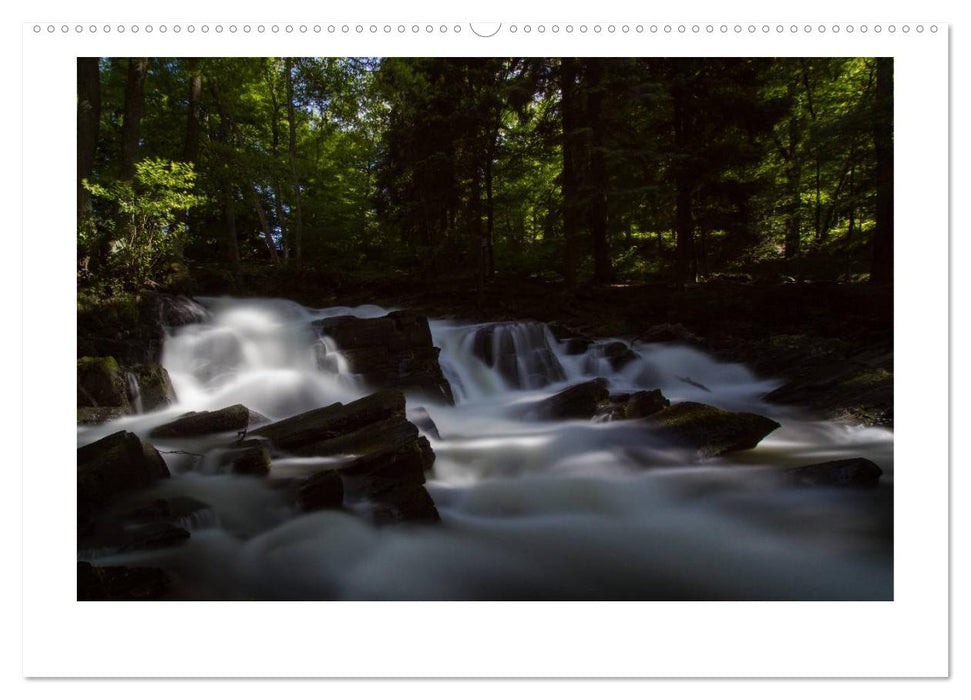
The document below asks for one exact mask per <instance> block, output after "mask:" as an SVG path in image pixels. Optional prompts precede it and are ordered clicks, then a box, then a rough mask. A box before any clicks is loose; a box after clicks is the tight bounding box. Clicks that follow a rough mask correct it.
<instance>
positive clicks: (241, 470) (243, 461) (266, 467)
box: [219, 445, 271, 476]
mask: <svg viewBox="0 0 971 700" xmlns="http://www.w3.org/2000/svg"><path fill="white" fill-rule="evenodd" d="M219 460H220V463H221V464H222V465H224V466H226V467H227V468H228V470H229V471H230V472H232V473H233V474H241V475H244V476H266V475H267V474H269V473H270V463H271V460H270V451H269V450H268V449H267V448H266V447H265V446H263V445H253V446H248V447H238V448H232V449H229V450H224V451H222V452H221V453H220V455H219Z"/></svg>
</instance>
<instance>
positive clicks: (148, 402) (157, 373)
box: [128, 362, 175, 412]
mask: <svg viewBox="0 0 971 700" xmlns="http://www.w3.org/2000/svg"><path fill="white" fill-rule="evenodd" d="M128 371H129V372H131V375H132V376H133V377H134V379H135V384H136V386H137V387H138V402H139V403H140V404H141V405H140V408H141V410H142V411H143V412H148V411H154V410H156V409H158V408H165V407H166V406H170V405H172V404H173V403H175V389H173V388H172V380H171V379H170V378H169V373H168V371H166V369H165V368H164V367H163V366H162V365H160V364H159V363H158V362H153V363H150V364H145V365H133V366H132V367H129V368H128Z"/></svg>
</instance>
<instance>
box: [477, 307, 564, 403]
mask: <svg viewBox="0 0 971 700" xmlns="http://www.w3.org/2000/svg"><path fill="white" fill-rule="evenodd" d="M472 354H473V355H475V356H476V357H477V358H479V359H480V360H482V362H484V363H485V364H486V365H487V366H488V367H493V368H495V369H496V371H497V372H499V374H500V375H501V376H502V378H503V379H504V380H505V381H506V383H507V384H508V385H509V386H510V387H512V388H513V389H539V388H542V387H544V386H547V385H549V384H552V383H554V382H559V381H563V380H564V379H566V373H565V372H564V371H563V366H562V365H561V364H560V361H559V360H558V359H557V358H556V354H555V353H554V352H553V349H552V348H551V347H550V345H549V341H548V339H547V337H546V326H545V325H544V324H542V323H536V322H534V321H529V322H516V323H493V324H490V325H488V326H482V327H481V328H479V329H478V330H476V332H475V335H474V336H473V339H472Z"/></svg>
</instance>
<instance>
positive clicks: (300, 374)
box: [78, 298, 893, 600]
mask: <svg viewBox="0 0 971 700" xmlns="http://www.w3.org/2000/svg"><path fill="white" fill-rule="evenodd" d="M200 302H201V303H202V304H203V305H204V306H205V307H206V309H207V311H208V315H207V318H206V320H205V321H203V322H200V323H196V324H192V325H189V326H184V327H181V328H178V329H174V330H172V331H171V333H170V334H169V335H168V337H167V339H166V342H165V346H164V351H163V357H162V362H163V364H164V365H165V367H166V369H167V370H168V371H169V374H170V376H171V378H172V382H173V385H174V387H175V391H176V393H177V395H178V399H179V400H178V403H177V405H175V406H172V407H169V408H167V409H165V410H163V411H157V412H154V413H149V414H139V415H135V416H126V417H124V418H121V419H118V420H116V421H112V422H111V423H109V424H106V425H103V426H94V427H79V428H78V444H79V445H81V444H86V443H88V442H91V441H93V440H95V439H98V438H99V437H102V436H104V435H107V434H110V433H112V432H115V431H117V430H120V429H125V430H131V431H133V432H136V433H138V434H140V435H141V436H143V437H144V438H146V439H147V435H148V432H149V431H150V430H151V429H152V428H153V427H154V426H156V425H159V424H161V423H163V422H166V421H168V420H171V419H172V418H173V417H175V416H177V415H179V414H181V413H184V412H186V411H189V410H196V411H197V410H211V409H218V408H222V407H224V406H228V405H231V404H234V403H242V404H245V405H246V406H248V407H249V408H251V409H253V410H255V411H258V412H259V413H261V414H263V415H265V416H267V417H268V418H270V419H273V420H277V419H280V418H284V417H287V416H291V415H295V414H297V413H300V412H302V411H306V410H310V409H312V408H317V407H319V406H323V405H327V404H331V403H333V402H335V401H342V402H347V401H350V400H353V399H355V398H359V397H361V396H364V395H366V394H367V393H369V391H370V390H371V387H368V386H367V385H366V384H365V383H364V382H363V381H362V379H361V378H360V377H357V376H355V375H353V374H350V373H349V372H347V370H346V367H347V365H346V363H342V362H340V355H339V348H337V347H336V346H335V345H334V344H333V342H332V341H330V340H329V339H327V338H320V337H318V335H317V333H316V332H315V331H314V330H313V328H312V326H311V322H312V321H314V320H317V319H321V318H326V317H332V316H339V315H346V314H350V315H355V316H359V317H368V318H373V317H378V316H382V315H384V314H385V313H387V312H388V311H389V309H383V308H380V307H376V306H362V307H354V308H348V307H334V308H328V309H309V308H306V307H303V306H300V305H298V304H296V303H294V302H290V301H286V300H278V299H246V300H243V299H230V298H209V299H201V300H200ZM484 325H485V324H460V323H455V322H451V321H445V320H433V321H432V322H431V329H432V335H433V339H434V342H435V344H436V346H438V347H440V348H441V349H442V353H441V356H440V362H441V365H442V369H443V372H444V374H445V376H446V378H448V380H449V381H450V383H451V384H452V388H453V392H454V394H455V397H456V405H455V406H446V405H438V404H433V403H429V402H428V401H426V400H422V399H420V398H418V397H413V396H409V397H408V407H409V409H411V408H414V407H417V406H424V407H425V408H426V409H427V411H428V413H429V415H430V416H431V418H432V419H433V421H434V422H435V424H436V425H437V428H438V432H439V434H440V436H441V439H437V438H436V437H434V436H433V435H428V437H429V440H430V441H431V444H432V446H433V448H434V450H435V454H436V461H435V467H434V471H433V472H432V473H431V474H430V475H429V483H428V489H429V492H430V493H431V495H432V497H433V499H434V500H435V503H436V505H437V507H438V510H439V512H440V514H441V516H442V521H443V522H442V524H441V525H440V526H437V527H417V526H411V527H409V526H407V525H402V526H397V527H385V528H377V527H375V526H373V525H371V524H369V523H368V522H366V521H365V520H363V519H361V518H359V517H357V516H355V515H354V514H351V513H343V512H319V513H312V514H303V513H299V512H296V511H295V510H294V508H293V507H292V505H291V504H290V503H289V502H288V500H287V498H286V497H285V494H284V492H283V491H282V490H281V489H279V488H276V485H278V482H279V481H280V480H282V479H287V478H297V477H301V476H305V475H309V474H311V473H313V472H314V471H315V470H318V469H321V468H326V466H327V461H328V460H327V459H322V458H297V457H294V458H283V459H279V460H277V461H275V462H274V464H273V467H272V470H271V475H270V477H269V478H268V479H258V478H252V477H241V476H232V475H227V474H220V473H218V471H216V470H212V469H208V468H206V466H205V463H204V461H203V460H201V459H200V458H198V457H196V456H194V455H195V454H201V453H203V452H205V451H207V450H208V449H210V448H211V447H214V446H216V445H218V444H219V441H218V439H208V440H205V439H203V440H191V441H189V440H182V441H176V440H172V441H168V442H166V441H153V443H154V444H155V445H156V447H158V448H159V449H160V450H162V451H164V454H163V456H164V457H165V458H166V462H167V463H168V465H169V468H170V470H171V471H172V472H173V478H172V479H169V480H166V481H164V482H162V483H161V484H160V485H159V486H157V487H156V488H154V489H153V490H152V492H151V493H150V494H145V495H143V496H142V498H143V499H145V498H158V497H170V496H191V497H193V498H196V499H198V500H200V501H203V502H205V503H207V504H209V505H210V507H211V510H212V512H213V514H214V516H213V517H210V518H208V519H207V520H205V522H204V525H205V526H204V527H197V528H195V529H193V530H192V536H191V538H190V540H189V541H188V542H187V543H186V544H184V545H181V546H178V547H175V548H170V549H163V550H153V551H145V552H132V553H125V554H123V555H111V556H104V557H101V558H98V559H97V560H95V563H100V564H121V563H125V564H141V565H159V566H164V567H166V568H167V569H169V570H170V571H172V572H173V573H174V575H175V577H176V579H177V582H178V586H179V592H180V595H181V596H183V597H187V598H204V599H205V598H232V599H249V598H269V599H392V600H403V599H433V600H440V599H459V600H469V599H642V600H652V599H662V600H666V599H673V600H698V599H701V600H775V599H784V600H803V599H805V600H810V599H845V600H861V599H891V598H892V596H893V567H892V554H893V539H892V522H893V520H892V490H893V486H892V484H893V435H892V432H891V431H888V430H884V429H879V428H860V427H853V426H848V425H843V424H837V423H832V422H820V421H813V420H809V419H807V418H806V417H805V416H802V415H801V414H800V413H799V412H798V411H795V410H792V409H786V408H784V407H779V406H776V405H772V404H768V403H766V402H764V401H763V400H762V398H761V397H762V396H764V395H765V394H766V393H767V392H769V391H771V390H772V389H773V388H774V387H775V386H777V385H778V384H779V382H778V381H774V380H771V379H764V378H758V377H756V376H755V375H754V374H753V373H752V372H751V371H749V370H748V369H747V368H745V367H744V366H742V365H738V364H731V363H722V362H718V361H716V360H714V359H713V358H711V357H710V356H708V355H706V354H705V353H703V352H701V351H699V350H697V349H694V348H691V347H687V346H682V345H677V344H667V343H657V344H643V343H634V344H633V345H632V348H633V350H634V351H635V352H636V353H637V355H638V357H637V358H636V359H634V360H633V361H631V362H629V363H628V364H626V365H625V366H623V367H622V368H621V369H620V370H619V371H614V370H613V369H611V366H610V363H609V361H608V360H607V359H606V358H605V357H604V348H605V347H606V343H607V342H609V341H611V340H617V339H607V338H605V339H597V342H596V343H594V344H593V345H592V346H591V347H590V348H588V349H587V351H586V352H585V353H583V354H579V355H568V354H567V353H566V346H565V344H561V343H559V342H558V341H557V340H556V339H555V338H554V337H553V336H552V334H551V333H550V332H549V329H548V328H546V327H545V326H544V325H542V324H536V323H525V322H524V323H514V324H502V325H500V326H498V327H495V328H492V329H491V330H490V333H491V342H492V343H493V344H494V345H493V351H494V352H498V351H499V350H501V349H502V348H506V349H508V348H509V347H510V346H512V347H513V348H514V349H515V357H516V362H518V363H519V364H518V365H517V367H516V368H515V369H516V375H517V379H516V381H514V382H510V380H509V378H508V377H507V376H504V375H503V373H502V372H500V371H499V369H498V368H492V367H488V366H487V365H486V364H485V363H484V362H482V361H481V360H480V359H478V358H477V357H476V356H475V354H474V344H475V334H476V333H477V332H479V331H480V329H481V328H482V327H483V326H484ZM322 355H326V356H327V357H329V358H332V359H333V360H334V361H333V362H328V363H323V366H321V363H320V362H318V358H319V357H321V356H322ZM507 372H511V370H509V369H508V368H507ZM593 377H604V378H605V379H607V380H608V382H609V389H610V391H611V392H612V393H622V392H632V391H638V390H642V389H655V388H659V389H661V390H662V392H663V393H664V395H665V396H667V397H668V398H669V399H670V400H671V401H672V402H676V401H699V402H703V403H707V404H711V405H715V406H718V407H721V408H725V409H729V410H744V411H753V412H756V413H760V414H762V415H766V416H769V417H771V418H773V419H775V420H777V421H778V422H779V423H781V424H782V427H781V428H780V429H778V430H777V431H775V432H774V433H772V434H771V435H770V436H769V437H768V438H766V439H765V440H763V441H762V443H761V444H760V445H759V446H758V447H757V448H756V449H754V450H749V451H746V452H740V453H735V454H733V455H729V456H725V457H722V458H717V459H709V460H704V461H700V460H699V459H698V458H697V457H696V456H695V455H693V454H690V453H687V452H685V451H684V450H680V449H675V448H672V447H670V446H668V445H665V444H662V443H659V442H657V440H656V438H652V437H651V436H650V434H649V433H647V432H646V431H644V430H643V429H642V428H641V427H640V426H639V425H638V423H637V422H634V421H614V422H600V423H597V422H593V421H583V420H566V421H539V422H536V421H526V420H524V419H523V418H522V416H523V413H524V411H525V410H526V408H527V407H528V406H529V405H530V404H531V403H533V402H535V401H537V400H540V399H542V398H545V397H548V396H551V395H553V394H554V393H556V392H557V391H559V390H561V389H563V388H565V387H567V386H570V385H572V384H575V383H577V382H579V381H583V380H585V379H590V378H593ZM513 385H515V386H524V387H528V388H514V386H513ZM185 453H194V454H185ZM846 457H867V458H869V459H871V460H873V461H874V462H876V463H877V464H878V465H879V466H880V467H881V468H882V469H883V471H884V476H883V477H882V478H881V484H880V486H879V487H878V488H876V489H872V490H864V491H858V490H839V489H812V488H793V487H791V486H785V485H784V483H783V482H782V481H781V480H780V479H779V478H778V474H779V471H780V470H781V469H783V468H785V467H791V466H799V465H804V464H809V463H813V462H820V461H826V460H831V459H839V458H846Z"/></svg>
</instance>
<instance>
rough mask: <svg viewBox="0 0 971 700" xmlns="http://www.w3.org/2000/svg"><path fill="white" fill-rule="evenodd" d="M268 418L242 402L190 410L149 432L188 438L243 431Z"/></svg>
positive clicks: (153, 434)
mask: <svg viewBox="0 0 971 700" xmlns="http://www.w3.org/2000/svg"><path fill="white" fill-rule="evenodd" d="M265 420H266V419H265V418H263V417H262V416H260V415H259V414H258V413H256V412H255V411H251V410H250V409H248V408H246V406H244V405H243V404H241V403H238V404H235V405H233V406H227V407H226V408H221V409H219V410H218V411H198V412H195V411H193V412H190V413H186V414H185V415H182V416H179V417H178V418H176V419H175V420H174V421H171V422H169V423H165V424H163V425H160V426H158V427H156V428H153V429H152V431H151V432H150V433H149V434H150V435H151V436H152V437H154V438H187V437H196V436H199V435H212V434H214V433H228V432H230V431H234V432H242V431H244V430H246V429H247V428H248V427H249V426H250V424H256V423H259V422H261V421H265Z"/></svg>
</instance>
